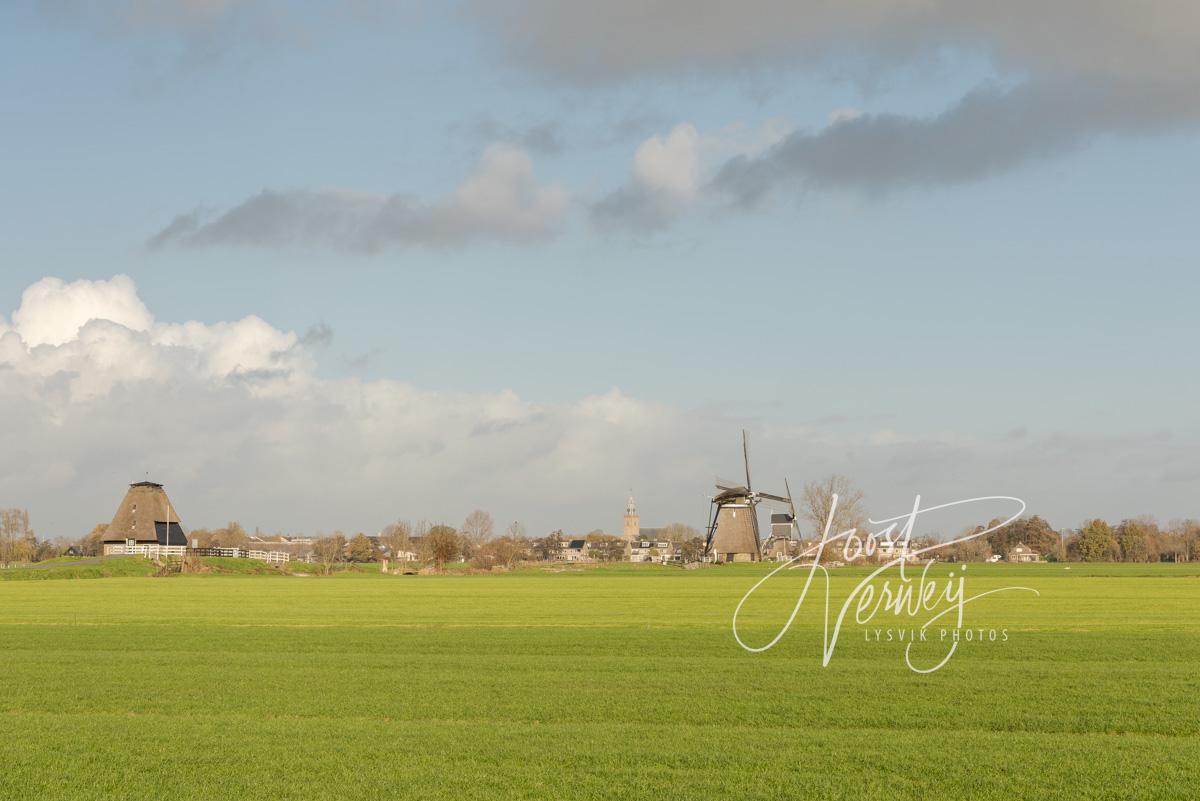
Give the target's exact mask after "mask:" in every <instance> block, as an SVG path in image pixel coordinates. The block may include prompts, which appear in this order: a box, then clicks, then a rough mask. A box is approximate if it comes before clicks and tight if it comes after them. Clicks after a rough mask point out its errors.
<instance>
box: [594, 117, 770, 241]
mask: <svg viewBox="0 0 1200 801" xmlns="http://www.w3.org/2000/svg"><path fill="white" fill-rule="evenodd" d="M789 131H790V128H789V127H788V126H787V125H786V124H785V123H784V122H783V121H782V120H779V119H772V120H768V121H767V122H766V123H765V124H763V125H762V126H759V127H752V126H748V125H745V124H742V123H735V124H733V125H729V126H726V127H725V128H723V129H720V130H717V131H713V132H709V133H701V132H699V131H698V130H697V129H696V127H695V126H694V125H692V124H691V123H686V122H685V123H680V124H678V125H676V126H675V127H674V128H672V129H671V130H670V131H668V132H667V133H666V134H662V135H658V134H656V135H653V136H650V137H648V138H647V139H645V140H644V141H642V142H641V144H639V145H638V147H637V150H636V151H635V152H634V155H633V166H632V170H631V172H630V177H629V180H628V181H627V182H626V183H625V184H624V185H623V186H621V187H620V188H618V189H616V190H614V191H613V192H611V193H610V194H608V195H607V196H605V197H603V198H602V199H601V200H599V201H598V202H596V203H594V204H593V205H592V206H591V212H592V217H593V219H594V220H595V221H597V222H599V223H601V224H603V225H613V224H616V225H623V226H629V227H631V228H634V229H639V230H654V229H656V228H661V227H664V226H666V225H668V224H669V223H670V222H672V221H673V220H674V219H675V218H676V217H678V216H680V215H681V214H683V213H685V212H686V211H688V210H689V209H691V208H692V207H693V206H694V205H696V204H697V203H699V202H702V201H703V199H704V198H703V194H704V188H705V184H706V183H707V182H708V181H709V179H710V178H711V177H712V174H713V173H714V171H715V169H716V167H717V166H719V164H720V162H721V161H722V160H724V159H728V158H731V157H733V156H751V157H753V156H757V155H758V154H760V153H762V152H763V151H764V150H766V149H767V148H769V147H772V146H773V145H775V144H776V143H778V142H779V141H780V140H781V139H782V138H783V137H784V136H786V135H787V133H788V132H789Z"/></svg>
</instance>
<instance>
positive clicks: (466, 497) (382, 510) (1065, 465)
mask: <svg viewBox="0 0 1200 801" xmlns="http://www.w3.org/2000/svg"><path fill="white" fill-rule="evenodd" d="M13 316H14V318H15V319H18V320H20V329H19V330H18V329H8V330H5V329H4V328H3V326H2V325H0V420H3V421H4V427H3V435H4V440H3V441H4V447H3V448H2V449H0V487H3V493H4V497H3V498H0V506H9V505H18V506H27V507H29V509H30V512H31V514H32V516H33V519H34V523H35V526H36V527H37V528H38V531H39V533H40V534H41V535H43V536H57V535H69V536H79V535H80V534H82V533H85V532H86V531H87V530H88V529H89V528H90V527H91V525H93V524H94V523H96V522H104V521H106V520H107V518H108V517H109V516H111V514H112V512H113V510H114V509H115V506H116V504H117V502H118V501H119V499H120V496H121V494H122V492H123V485H124V483H125V482H128V481H132V480H138V479H141V478H142V477H143V475H144V471H150V472H151V477H152V478H155V479H159V480H162V481H164V482H165V483H167V484H168V489H169V490H170V491H171V493H172V495H173V498H174V500H175V502H176V505H177V506H178V508H179V509H180V512H181V514H182V516H183V518H184V523H185V524H187V525H190V526H200V525H206V526H210V525H219V524H221V523H224V522H225V521H226V520H228V519H231V518H236V519H240V520H241V521H242V522H243V523H245V524H247V525H249V526H251V527H253V526H263V527H264V528H267V529H270V530H274V529H276V528H282V529H286V530H297V531H308V532H314V531H317V530H326V531H328V530H332V529H334V528H345V529H349V530H352V531H353V530H357V529H360V528H361V529H366V530H372V529H376V528H379V527H381V526H382V525H384V524H385V523H387V522H389V521H390V520H392V519H395V518H397V517H400V516H405V517H410V518H421V517H424V518H430V519H435V520H436V519H444V520H447V521H448V522H451V523H456V522H457V521H458V520H459V519H461V517H462V516H464V515H465V514H466V513H467V512H468V511H470V510H471V509H472V508H475V507H483V508H487V509H489V510H490V511H492V512H493V514H495V515H496V517H497V519H499V520H502V521H507V520H511V519H514V518H519V519H521V520H523V521H524V522H525V523H527V524H529V525H530V527H531V529H532V530H533V531H534V532H535V533H540V532H542V531H545V530H547V529H549V528H551V527H565V528H567V529H568V531H574V532H580V531H587V530H590V529H592V528H595V527H607V528H609V529H610V530H615V529H616V526H617V525H619V523H620V513H621V509H622V507H623V503H624V497H625V493H626V492H627V491H628V489H629V488H630V487H633V488H634V489H635V492H636V493H637V494H638V496H639V500H640V502H641V505H642V507H643V510H644V515H645V522H646V523H647V525H651V524H664V523H667V522H670V521H672V520H676V519H678V520H684V521H686V522H689V523H691V524H693V525H696V526H702V525H703V524H704V522H705V515H706V513H707V501H706V500H705V493H707V492H709V491H710V483H711V481H712V478H713V477H714V476H715V475H717V474H736V472H737V471H738V469H740V449H739V442H738V435H737V431H738V428H740V427H741V426H742V425H744V424H746V422H747V421H745V420H741V419H731V418H728V417H725V416H722V415H719V414H716V413H701V412H689V411H684V410H681V409H678V408H675V407H671V406H666V405H662V404H657V403H652V402H648V401H646V400H642V399H639V398H634V397H631V396H629V395H628V394H626V393H623V392H621V391H619V390H616V389H614V390H611V391H609V392H605V393H602V394H598V395H592V396H587V397H582V398H578V399H576V400H570V401H565V402H559V403H538V402H535V401H530V400H527V399H524V398H521V397H519V396H517V395H516V394H515V393H513V392H511V391H497V392H489V393H473V394H468V393H448V392H437V391H430V390H426V389H421V388H418V387H414V386H412V385H410V384H406V383H403V382H400V381H392V380H377V381H361V380H357V379H348V380H326V379H322V378H320V377H319V376H318V375H317V374H316V369H315V368H316V365H315V362H314V359H313V357H312V356H311V355H310V352H309V351H308V349H307V347H306V346H305V345H304V343H303V342H302V341H301V339H300V338H299V337H297V335H296V334H294V333H291V332H286V331H281V330H279V329H276V328H274V327H273V326H271V325H270V324H269V323H267V322H265V321H263V320H261V319H259V318H257V317H247V318H245V319H242V320H239V321H235V322H220V323H202V322H195V321H193V322H186V323H169V322H163V321H160V320H156V319H154V318H153V316H152V315H150V314H149V312H148V311H147V310H146V309H145V307H144V305H143V304H142V303H141V301H140V299H139V298H138V296H137V292H136V287H135V286H134V284H133V282H132V281H131V280H129V279H128V278H124V277H117V278H114V279H112V280H109V281H91V282H89V281H78V282H74V283H65V282H62V281H58V280H54V279H47V280H43V281H40V282H38V283H37V284H35V285H34V287H31V288H30V291H28V292H26V293H25V296H24V298H23V299H22V302H21V304H20V307H19V308H18V310H17V312H16V313H15V314H14V315H13ZM118 317H119V318H121V319H123V320H125V323H124V324H122V323H119V322H114V321H113V320H112V318H118ZM72 329H73V331H74V333H67V332H68V331H71V330H72ZM21 331H25V332H28V333H29V336H30V337H31V340H28V341H27V340H26V339H24V338H23V336H22V333H21ZM752 428H754V429H755V431H756V434H755V436H754V438H753V444H752V457H753V460H754V467H755V479H756V483H759V484H760V485H761V486H763V487H764V488H768V489H776V490H778V489H779V488H780V486H781V484H782V478H783V476H784V475H788V476H789V478H791V479H792V486H793V487H794V488H798V487H799V485H800V484H801V483H803V481H805V480H809V479H813V478H817V477H820V476H821V475H824V474H827V473H829V472H833V471H837V472H843V473H847V474H849V475H851V476H853V477H854V478H855V479H857V480H858V481H859V483H860V484H862V485H863V486H864V487H865V488H866V490H867V493H868V498H869V499H870V500H872V501H874V502H876V503H877V506H876V508H877V509H885V510H886V511H888V512H889V513H896V512H897V511H902V510H903V507H904V505H905V504H907V503H911V495H912V494H914V493H916V492H920V493H922V495H923V496H925V497H926V498H937V499H940V500H948V499H954V498H960V497H972V496H975V495H979V494H991V493H1008V494H1016V495H1020V496H1022V497H1026V499H1027V500H1029V501H1030V503H1031V510H1032V511H1037V512H1038V513H1041V514H1044V515H1047V516H1049V517H1051V519H1052V521H1053V522H1056V523H1058V524H1060V525H1065V524H1073V523H1076V522H1078V520H1079V519H1082V517H1084V516H1085V515H1104V516H1108V517H1110V518H1118V517H1120V516H1127V515H1134V514H1141V513H1144V512H1153V513H1157V514H1159V515H1161V516H1163V517H1173V516H1184V515H1186V514H1189V513H1190V514H1193V515H1194V514H1195V510H1194V509H1189V506H1188V505H1189V504H1190V503H1191V502H1192V499H1193V496H1194V493H1192V492H1190V489H1191V484H1189V483H1188V480H1187V477H1188V476H1194V475H1196V474H1197V472H1198V471H1197V459H1196V457H1195V456H1194V454H1195V453H1197V452H1198V449H1196V448H1195V447H1194V445H1195V443H1193V442H1191V441H1189V440H1186V439H1183V438H1176V437H1171V436H1169V435H1161V436H1156V437H1144V436H1136V435H1114V434H1106V435H1104V436H1102V437H1095V436H1087V435H1081V434H1064V435H1056V436H1051V437H1045V436H1026V437H1022V438H1013V437H1009V436H1004V435H999V436H997V437H992V438H988V437H980V436H969V435H964V434H961V433H956V432H941V433H937V432H935V433H925V434H921V433H912V432H905V431H903V430H900V429H899V428H895V427H894V428H893V429H884V430H878V429H876V428H874V427H872V426H870V425H865V426H862V427H859V428H855V427H854V426H852V425H851V421H843V422H842V423H840V424H839V425H838V427H837V429H836V430H835V429H832V428H830V427H829V426H822V425H812V426H794V427H777V426H771V425H769V424H766V423H762V422H758V423H752ZM1125 466H1128V469H1127V468H1126V467H1125ZM1180 477H1183V478H1180ZM897 507H899V509H897ZM946 530H950V529H949V527H947V529H946Z"/></svg>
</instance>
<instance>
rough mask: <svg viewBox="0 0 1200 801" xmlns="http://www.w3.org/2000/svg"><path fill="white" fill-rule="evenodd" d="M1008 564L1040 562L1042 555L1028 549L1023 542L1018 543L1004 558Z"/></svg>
mask: <svg viewBox="0 0 1200 801" xmlns="http://www.w3.org/2000/svg"><path fill="white" fill-rule="evenodd" d="M1005 558H1007V559H1008V561H1010V562H1040V561H1042V555H1041V554H1039V553H1038V552H1037V551H1035V550H1033V549H1032V548H1030V547H1029V546H1028V545H1026V544H1025V543H1023V542H1018V543H1017V545H1016V547H1014V548H1013V549H1012V550H1011V551H1009V552H1008V555H1007V556H1006V557H1005Z"/></svg>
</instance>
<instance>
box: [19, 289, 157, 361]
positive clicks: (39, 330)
mask: <svg viewBox="0 0 1200 801" xmlns="http://www.w3.org/2000/svg"><path fill="white" fill-rule="evenodd" d="M91 320H110V321H112V322H115V323H119V324H120V325H123V326H125V327H126V328H131V329H133V330H134V331H145V330H146V329H147V328H149V327H150V323H151V322H152V318H151V316H150V312H149V310H148V309H147V308H146V307H145V305H144V304H143V303H142V301H141V300H140V299H139V298H138V297H137V294H136V292H135V290H134V286H133V281H132V280H130V279H129V278H128V277H126V276H123V275H119V276H117V277H116V278H114V279H112V280H111V281H76V282H75V283H73V284H71V285H69V286H68V285H66V284H64V283H63V282H62V281H61V280H59V279H58V278H43V279H42V280H41V281H38V282H37V283H36V284H34V285H33V286H31V287H29V288H28V289H26V290H25V293H24V294H23V295H22V296H21V307H20V308H19V309H17V311H16V312H15V313H14V314H13V326H14V328H15V330H16V332H17V334H19V335H20V337H21V339H23V340H25V343H26V344H27V345H30V346H36V345H61V344H63V343H64V342H69V341H70V340H72V339H75V338H76V337H77V335H78V334H79V329H81V328H83V326H84V325H86V324H87V323H88V322H90V321H91Z"/></svg>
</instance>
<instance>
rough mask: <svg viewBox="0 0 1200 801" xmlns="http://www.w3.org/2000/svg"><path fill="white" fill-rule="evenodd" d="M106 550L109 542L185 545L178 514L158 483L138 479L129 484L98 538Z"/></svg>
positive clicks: (110, 543)
mask: <svg viewBox="0 0 1200 801" xmlns="http://www.w3.org/2000/svg"><path fill="white" fill-rule="evenodd" d="M101 541H102V542H103V543H104V550H105V552H106V553H107V552H108V551H109V550H111V548H110V546H123V545H126V544H128V543H133V544H134V545H187V544H188V542H187V535H186V534H184V532H183V524H182V523H181V522H180V520H179V514H178V513H177V512H176V511H175V507H174V506H172V505H171V499H170V498H168V497H167V493H166V491H165V490H164V489H163V485H162V484H155V483H154V482H153V481H139V482H137V483H136V484H130V485H129V491H128V492H126V493H125V499H124V500H123V501H121V505H120V506H119V507H117V513H116V515H115V516H113V519H112V522H111V523H109V524H108V528H107V529H106V530H105V532H104V537H103V539H102V540H101Z"/></svg>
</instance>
